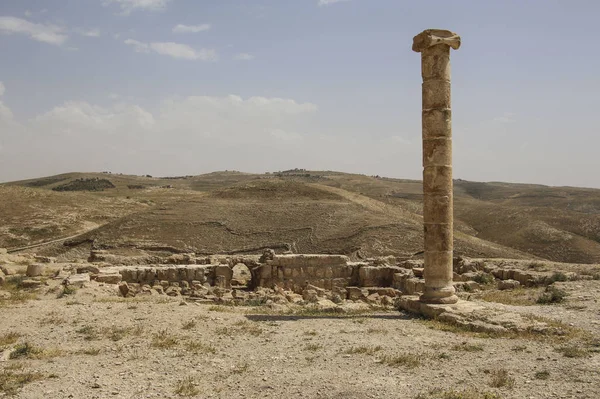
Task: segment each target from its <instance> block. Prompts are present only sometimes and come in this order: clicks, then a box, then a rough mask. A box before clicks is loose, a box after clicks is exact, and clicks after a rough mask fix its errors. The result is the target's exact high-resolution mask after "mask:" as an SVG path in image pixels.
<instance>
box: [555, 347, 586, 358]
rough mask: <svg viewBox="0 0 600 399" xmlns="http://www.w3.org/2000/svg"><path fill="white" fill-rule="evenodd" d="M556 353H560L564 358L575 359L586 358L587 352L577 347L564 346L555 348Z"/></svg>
mask: <svg viewBox="0 0 600 399" xmlns="http://www.w3.org/2000/svg"><path fill="white" fill-rule="evenodd" d="M556 351H557V352H559V353H562V354H563V356H564V357H570V358H576V357H587V356H589V352H588V350H587V349H586V348H582V347H578V346H575V345H566V346H561V347H559V348H556Z"/></svg>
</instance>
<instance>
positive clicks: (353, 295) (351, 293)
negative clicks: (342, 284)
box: [346, 287, 369, 301]
mask: <svg viewBox="0 0 600 399" xmlns="http://www.w3.org/2000/svg"><path fill="white" fill-rule="evenodd" d="M346 292H347V293H348V299H349V300H351V301H358V300H362V299H366V298H367V295H369V291H367V290H365V289H362V288H360V287H346Z"/></svg>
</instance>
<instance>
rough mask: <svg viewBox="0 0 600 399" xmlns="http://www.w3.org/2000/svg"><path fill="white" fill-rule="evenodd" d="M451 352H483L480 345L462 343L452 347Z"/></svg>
mask: <svg viewBox="0 0 600 399" xmlns="http://www.w3.org/2000/svg"><path fill="white" fill-rule="evenodd" d="M452 350H455V351H464V352H482V351H483V345H481V344H469V343H466V342H463V343H461V344H457V345H454V346H453V347H452Z"/></svg>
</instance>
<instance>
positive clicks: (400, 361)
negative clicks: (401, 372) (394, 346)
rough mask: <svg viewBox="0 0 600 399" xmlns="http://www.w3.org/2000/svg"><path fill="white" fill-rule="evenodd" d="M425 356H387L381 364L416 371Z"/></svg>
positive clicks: (409, 354)
mask: <svg viewBox="0 0 600 399" xmlns="http://www.w3.org/2000/svg"><path fill="white" fill-rule="evenodd" d="M422 358H423V355H419V354H414V353H400V354H396V355H385V356H383V357H382V358H381V359H380V360H381V363H383V364H387V365H388V366H391V367H400V366H402V367H406V368H409V369H414V368H416V367H419V366H420V365H421V359H422Z"/></svg>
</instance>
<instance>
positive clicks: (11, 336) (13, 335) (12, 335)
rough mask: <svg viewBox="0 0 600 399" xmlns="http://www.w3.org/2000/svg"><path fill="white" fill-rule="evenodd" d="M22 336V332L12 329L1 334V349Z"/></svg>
mask: <svg viewBox="0 0 600 399" xmlns="http://www.w3.org/2000/svg"><path fill="white" fill-rule="evenodd" d="M20 337H21V334H19V333H17V332H14V331H11V332H7V333H5V334H2V335H0V349H1V348H2V347H3V346H7V345H12V344H14V343H15V342H17V340H18V339H19V338H20Z"/></svg>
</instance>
